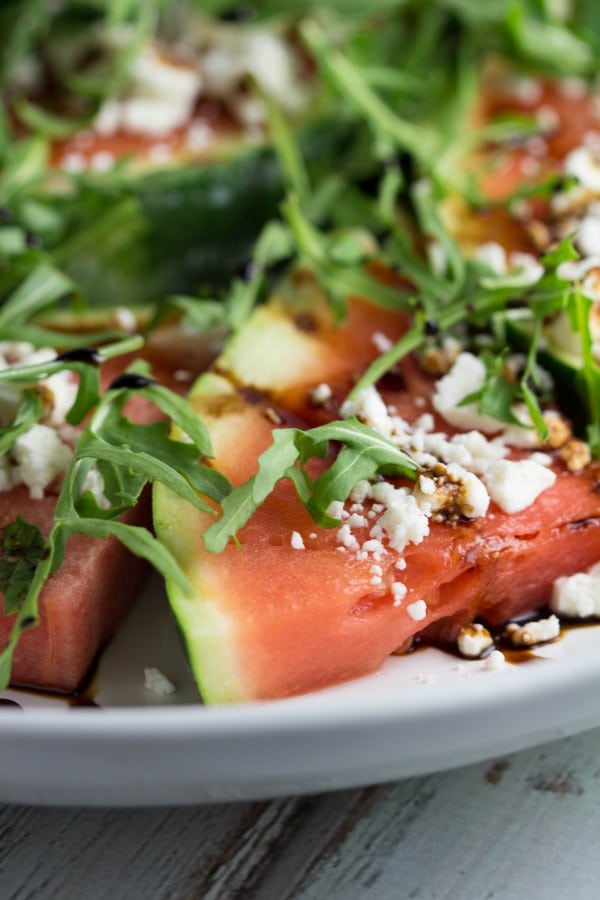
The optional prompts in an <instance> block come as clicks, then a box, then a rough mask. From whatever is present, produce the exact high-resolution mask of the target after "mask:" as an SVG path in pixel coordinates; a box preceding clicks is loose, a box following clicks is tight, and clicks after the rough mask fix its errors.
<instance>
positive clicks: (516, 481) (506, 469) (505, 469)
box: [483, 459, 556, 513]
mask: <svg viewBox="0 0 600 900" xmlns="http://www.w3.org/2000/svg"><path fill="white" fill-rule="evenodd" d="M483 480H484V482H485V485H486V487H487V489H488V491H489V494H490V497H491V498H492V500H493V501H494V502H495V503H497V504H498V506H499V507H500V509H502V510H504V512H507V513H515V512H520V511H521V510H522V509H526V508H527V507H528V506H531V504H532V503H533V502H534V501H535V500H536V499H537V498H538V497H539V495H540V494H541V493H542V492H543V491H545V490H546V489H547V488H549V487H551V485H553V484H554V482H555V481H556V473H555V472H553V471H552V470H551V469H548V468H547V467H546V466H541V465H540V464H539V463H537V462H533V461H532V460H530V459H521V460H518V461H513V460H508V459H499V460H496V461H495V462H493V463H492V464H491V465H490V466H489V467H488V468H487V470H486V472H485V473H484V475H483Z"/></svg>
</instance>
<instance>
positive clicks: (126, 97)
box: [92, 44, 202, 166]
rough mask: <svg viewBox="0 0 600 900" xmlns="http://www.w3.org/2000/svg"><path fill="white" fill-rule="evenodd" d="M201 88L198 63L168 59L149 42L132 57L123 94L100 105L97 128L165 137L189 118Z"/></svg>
mask: <svg viewBox="0 0 600 900" xmlns="http://www.w3.org/2000/svg"><path fill="white" fill-rule="evenodd" d="M201 87H202V75H201V74H200V71H199V69H198V67H197V66H195V65H188V64H187V63H182V62H181V61H177V62H175V61H172V60H170V59H167V58H166V57H165V55H164V54H162V53H160V52H159V51H158V50H157V49H156V48H155V47H154V46H153V45H152V44H150V45H148V46H146V47H144V48H143V49H142V50H141V52H140V53H139V54H137V55H136V56H135V57H134V59H133V60H132V62H131V67H130V72H129V82H128V84H127V87H126V89H125V91H124V94H123V96H121V97H118V98H114V97H113V98H110V99H108V100H106V101H105V102H104V103H103V104H102V106H101V107H100V110H99V111H98V114H97V116H96V119H95V121H94V130H95V131H97V132H98V134H102V135H111V134H114V133H115V132H117V131H119V130H121V129H122V130H124V131H129V132H134V133H137V134H143V135H147V136H148V137H161V136H164V135H166V134H168V133H169V132H171V131H172V130H173V129H175V128H178V127H180V126H181V125H184V124H185V123H186V122H187V121H188V119H189V118H190V116H191V113H192V110H193V107H194V103H195V101H196V98H197V96H198V95H199V93H200V89H201ZM98 155H99V154H98ZM113 162H114V160H111V165H112V164H113ZM92 166H93V160H92Z"/></svg>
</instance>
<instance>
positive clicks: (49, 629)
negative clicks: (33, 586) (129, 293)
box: [0, 358, 171, 692]
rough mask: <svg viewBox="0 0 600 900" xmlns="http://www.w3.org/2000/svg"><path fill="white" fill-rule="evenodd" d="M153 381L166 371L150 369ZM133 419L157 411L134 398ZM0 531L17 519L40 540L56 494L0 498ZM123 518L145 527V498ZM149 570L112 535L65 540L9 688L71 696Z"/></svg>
mask: <svg viewBox="0 0 600 900" xmlns="http://www.w3.org/2000/svg"><path fill="white" fill-rule="evenodd" d="M126 364H127V360H125V361H124V360H123V359H122V358H119V359H114V360H110V361H109V362H108V363H107V364H105V366H104V367H103V371H102V380H103V383H104V384H105V385H106V384H109V383H110V382H111V380H112V379H113V378H114V377H116V376H117V375H118V374H120V373H121V372H122V371H123V368H124V366H126ZM154 375H155V377H157V378H158V379H159V380H161V381H165V380H167V381H168V380H169V379H170V377H171V373H169V372H163V371H158V370H156V369H155V370H154ZM127 414H128V416H129V417H130V418H132V419H133V420H134V421H137V422H140V423H144V422H151V421H155V420H156V419H157V418H158V416H159V413H158V410H157V408H156V407H155V406H153V405H152V404H150V403H149V402H148V401H146V400H145V399H144V398H143V396H142V395H136V396H134V397H133V398H132V399H131V400H130V401H129V403H128V406H127ZM0 501H1V502H0V528H3V527H4V526H5V525H7V524H8V523H10V522H12V521H14V519H16V517H17V516H19V515H21V516H23V517H24V518H25V519H26V520H27V521H29V522H31V523H33V524H34V525H37V526H38V527H39V528H40V530H41V531H42V533H43V534H44V535H47V533H48V532H49V530H50V528H51V526H52V520H53V516H54V507H55V504H56V496H55V495H53V494H51V493H48V494H46V496H45V497H43V498H42V499H41V500H34V499H31V498H30V496H29V493H28V491H27V489H26V488H24V487H23V486H19V487H16V488H14V489H12V490H10V491H4V492H2V493H1V494H0ZM123 521H124V522H127V523H129V524H133V525H146V526H149V525H150V521H151V513H150V500H149V495H148V494H145V495H143V497H142V499H141V501H140V502H139V503H138V505H137V506H136V507H135V508H134V509H132V510H130V511H129V512H128V513H127V514H126V515H125V516H124V517H123ZM148 573H149V566H148V564H147V563H146V562H145V560H142V559H139V558H138V557H135V556H133V555H132V554H130V553H129V552H128V551H127V550H125V549H124V547H123V546H122V545H121V544H120V543H119V542H118V541H117V540H116V539H114V538H112V537H109V538H106V539H96V538H92V537H89V536H86V535H73V536H72V537H71V538H69V541H68V544H67V553H66V557H65V561H64V563H63V565H62V567H61V568H60V569H59V570H58V571H57V572H56V573H55V574H54V575H52V576H51V578H50V579H49V580H48V582H47V583H46V585H45V586H44V589H43V591H42V593H41V596H40V605H39V611H40V621H39V624H37V625H36V626H35V627H33V628H31V629H28V630H26V631H24V632H23V634H22V636H21V638H20V640H19V644H18V646H17V649H16V651H15V656H14V661H13V667H12V676H11V683H12V684H14V685H27V686H32V687H37V688H44V689H48V690H56V691H64V692H72V691H75V690H76V689H77V688H78V686H79V685H80V684H81V682H82V680H83V679H84V678H85V676H86V674H87V672H88V670H89V668H90V666H91V664H92V662H93V661H94V659H95V657H96V655H97V653H98V652H99V650H100V649H101V648H102V647H103V646H104V645H105V644H106V642H107V641H108V640H109V638H110V637H111V636H112V634H113V633H114V632H115V630H116V628H117V627H118V625H119V624H120V623H121V622H122V620H123V619H124V617H125V615H126V614H127V612H128V611H129V609H130V608H131V606H132V604H133V601H134V600H135V597H136V596H137V593H138V591H139V589H140V588H141V586H142V584H143V583H144V580H145V579H146V577H147V575H148ZM13 618H14V617H12V616H11V617H4V616H0V646H4V644H5V642H6V640H7V637H8V634H9V633H10V630H11V627H12V623H13Z"/></svg>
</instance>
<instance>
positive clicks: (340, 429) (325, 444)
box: [204, 417, 418, 553]
mask: <svg viewBox="0 0 600 900" xmlns="http://www.w3.org/2000/svg"><path fill="white" fill-rule="evenodd" d="M332 442H336V443H342V444H343V447H342V449H341V450H340V452H339V453H338V455H337V457H336V459H335V461H334V462H333V463H332V464H331V465H330V466H329V467H328V468H327V469H325V471H324V472H322V473H321V474H320V475H319V476H318V477H317V478H316V479H313V478H312V477H311V474H310V472H309V471H307V469H306V466H307V464H308V463H309V462H310V461H311V460H314V459H323V458H325V457H326V456H327V455H328V453H329V452H330V448H331V444H332ZM417 470H418V466H417V465H416V463H414V462H413V461H412V460H411V459H410V457H409V456H407V454H406V453H404V452H403V451H402V450H400V449H399V448H398V447H396V445H395V444H393V443H392V442H391V441H388V440H387V438H384V437H382V435H380V434H378V432H376V431H373V430H372V429H371V428H368V427H367V426H366V425H363V424H362V423H361V422H359V421H358V419H356V418H354V417H350V418H348V419H345V420H344V421H340V422H331V423H329V424H327V425H319V426H318V427H316V428H312V429H309V430H308V431H302V430H300V429H297V428H278V429H275V430H274V432H273V442H272V444H271V445H270V447H268V448H267V449H266V450H265V451H264V452H263V453H262V454H261V456H259V458H258V471H257V473H256V474H255V475H254V476H252V478H250V479H249V480H248V481H247V482H246V483H245V484H243V485H242V486H241V487H237V488H233V490H232V491H231V492H230V493H229V494H228V496H226V497H225V498H224V499H223V501H222V502H221V516H220V518H219V519H218V520H217V521H216V522H215V523H213V524H212V525H210V526H209V528H208V529H207V530H206V532H205V534H204V542H205V545H206V548H207V549H208V550H210V551H212V552H214V553H219V552H220V551H221V550H223V549H224V548H225V547H226V545H227V543H228V542H229V540H230V539H231V538H233V537H235V535H236V534H237V532H238V531H239V530H240V528H242V527H243V526H244V525H245V524H246V522H247V521H248V520H249V519H250V517H251V516H252V515H253V513H254V512H255V511H256V509H257V508H258V507H259V506H260V504H261V503H263V501H264V500H265V499H266V497H267V496H268V495H269V494H270V493H271V492H272V491H273V489H274V487H275V485H276V484H277V483H278V482H279V481H281V480H282V479H284V478H289V479H290V480H291V481H292V483H293V485H294V487H295V488H296V491H297V493H298V496H299V497H300V499H301V500H302V502H303V503H304V505H305V506H306V509H307V510H308V512H309V513H310V515H311V516H312V518H313V519H314V521H315V522H317V523H319V524H320V525H323V526H325V527H332V526H335V525H336V524H338V522H337V520H336V519H332V518H331V517H330V516H329V515H328V514H327V507H328V506H329V504H330V503H331V502H332V501H333V500H345V499H346V498H347V497H348V495H349V494H350V491H351V490H352V488H353V487H354V486H355V484H356V483H357V482H358V481H360V480H361V479H362V478H370V477H374V476H375V475H376V474H378V473H379V472H385V473H387V474H390V473H391V474H393V475H395V476H397V477H403V478H410V479H414V478H415V477H416V473H417Z"/></svg>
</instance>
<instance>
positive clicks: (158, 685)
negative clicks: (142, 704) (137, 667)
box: [144, 666, 176, 697]
mask: <svg viewBox="0 0 600 900" xmlns="http://www.w3.org/2000/svg"><path fill="white" fill-rule="evenodd" d="M144 687H145V688H146V690H147V691H152V692H153V693H154V694H158V695H159V697H167V696H168V695H169V694H174V693H175V691H176V687H175V685H174V684H173V682H172V681H170V680H169V679H168V678H167V676H166V675H163V673H162V672H161V671H160V669H157V668H155V667H154V666H148V667H147V668H145V669H144Z"/></svg>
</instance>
